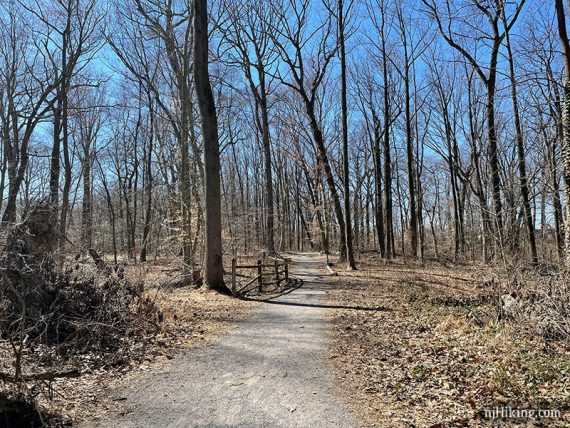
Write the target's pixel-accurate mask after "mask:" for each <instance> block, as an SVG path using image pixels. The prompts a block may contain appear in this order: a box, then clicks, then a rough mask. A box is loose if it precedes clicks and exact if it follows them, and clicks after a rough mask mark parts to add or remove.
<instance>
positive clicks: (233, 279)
mask: <svg viewBox="0 0 570 428" xmlns="http://www.w3.org/2000/svg"><path fill="white" fill-rule="evenodd" d="M236 266H237V261H236V259H235V258H233V259H232V295H233V296H234V297H235V296H236V295H237V293H236V269H237V268H236Z"/></svg>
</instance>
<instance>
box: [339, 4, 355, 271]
mask: <svg viewBox="0 0 570 428" xmlns="http://www.w3.org/2000/svg"><path fill="white" fill-rule="evenodd" d="M338 35H339V36H338V37H339V45H340V76H341V107H342V165H343V180H342V182H343V186H344V234H345V240H346V257H347V260H346V261H347V263H348V268H349V269H350V270H354V269H356V262H355V261H354V248H353V242H352V219H351V216H350V180H349V178H350V171H349V169H348V107H347V101H346V49H345V42H344V6H343V0H338Z"/></svg>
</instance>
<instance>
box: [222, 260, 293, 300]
mask: <svg viewBox="0 0 570 428" xmlns="http://www.w3.org/2000/svg"><path fill="white" fill-rule="evenodd" d="M238 269H256V271H257V275H256V276H254V277H253V278H251V279H250V280H249V281H248V282H247V283H246V284H245V285H243V286H241V287H240V288H239V289H238V288H237V276H238V274H237V271H238ZM264 278H265V279H267V278H271V280H270V281H265V282H264ZM282 282H285V283H286V284H288V283H289V263H288V262H287V261H285V262H279V261H278V260H275V261H274V262H273V263H272V264H267V263H265V264H264V263H263V261H262V260H257V263H256V264H255V265H239V264H238V263H237V260H236V259H232V294H233V295H234V296H237V295H238V294H240V293H243V292H245V291H246V290H248V289H249V288H250V287H251V286H252V285H253V284H256V286H257V291H258V292H259V293H263V286H266V285H272V284H274V285H275V286H277V287H279V286H280V285H281V283H282ZM253 288H254V287H253ZM253 288H251V289H252V290H253ZM249 291H250V290H249Z"/></svg>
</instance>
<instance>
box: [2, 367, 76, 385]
mask: <svg viewBox="0 0 570 428" xmlns="http://www.w3.org/2000/svg"><path fill="white" fill-rule="evenodd" d="M79 376H81V372H80V371H79V370H77V369H71V370H67V371H64V372H46V373H35V374H30V375H25V374H23V375H20V376H19V377H18V378H16V376H13V375H11V374H8V373H2V372H0V380H2V381H4V382H12V383H13V382H17V381H26V382H27V381H34V380H54V379H60V378H74V377H79Z"/></svg>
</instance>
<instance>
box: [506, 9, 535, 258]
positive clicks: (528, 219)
mask: <svg viewBox="0 0 570 428" xmlns="http://www.w3.org/2000/svg"><path fill="white" fill-rule="evenodd" d="M503 19H505V18H504V16H503ZM505 27H506V23H505ZM505 31H506V33H505V41H506V45H507V58H508V61H509V77H510V80H511V97H512V100H513V114H514V119H515V143H516V146H517V154H518V158H519V165H518V167H519V168H518V169H519V182H520V187H521V196H522V202H523V209H524V217H525V224H526V229H527V233H528V243H529V249H530V256H531V259H532V263H533V264H537V263H538V255H537V252H536V238H535V233H534V219H533V218H532V211H531V209H530V197H529V190H528V179H527V174H526V154H525V149H524V141H523V130H522V125H521V119H520V111H519V102H518V97H517V80H516V77H515V67H514V62H513V52H512V49H511V38H510V35H509V32H508V30H505Z"/></svg>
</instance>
